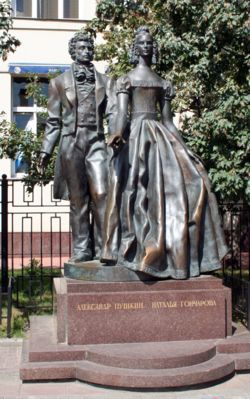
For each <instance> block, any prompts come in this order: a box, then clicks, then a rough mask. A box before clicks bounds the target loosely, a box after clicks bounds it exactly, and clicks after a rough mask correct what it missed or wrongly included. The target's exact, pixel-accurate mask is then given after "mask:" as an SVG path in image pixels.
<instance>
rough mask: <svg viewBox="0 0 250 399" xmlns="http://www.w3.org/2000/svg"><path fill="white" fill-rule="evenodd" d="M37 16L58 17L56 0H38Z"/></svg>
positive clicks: (44, 17) (42, 17) (43, 17)
mask: <svg viewBox="0 0 250 399" xmlns="http://www.w3.org/2000/svg"><path fill="white" fill-rule="evenodd" d="M37 6H38V9H37V18H40V19H57V18H58V1H57V0H53V1H51V0H38V3H37Z"/></svg>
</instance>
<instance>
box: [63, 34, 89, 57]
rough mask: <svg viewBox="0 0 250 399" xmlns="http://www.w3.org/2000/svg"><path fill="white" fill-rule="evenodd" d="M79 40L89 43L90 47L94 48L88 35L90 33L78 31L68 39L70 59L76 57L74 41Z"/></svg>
mask: <svg viewBox="0 0 250 399" xmlns="http://www.w3.org/2000/svg"><path fill="white" fill-rule="evenodd" d="M80 41H84V42H89V43H90V44H91V47H92V49H94V40H93V38H92V37H91V36H90V34H89V33H88V32H78V33H76V34H75V35H74V36H73V37H72V38H71V39H70V41H69V47H68V49H69V54H70V56H71V58H72V60H75V59H76V55H75V50H76V43H77V42H80Z"/></svg>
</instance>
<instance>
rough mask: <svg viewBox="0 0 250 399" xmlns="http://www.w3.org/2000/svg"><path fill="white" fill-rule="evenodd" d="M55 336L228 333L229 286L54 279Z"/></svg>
mask: <svg viewBox="0 0 250 399" xmlns="http://www.w3.org/2000/svg"><path fill="white" fill-rule="evenodd" d="M54 285H55V297H56V308H57V311H56V313H57V316H56V322H57V339H58V342H66V343H67V344H69V345H86V344H114V343H135V342H140V343H143V342H162V341H183V340H185V341H188V340H190V341H191V340H200V339H201V340H204V339H215V338H225V337H226V336H229V335H231V333H232V332H231V291H230V289H229V288H226V287H224V286H223V285H222V281H221V280H220V279H217V278H215V277H211V276H210V277H205V276H202V277H199V278H196V279H190V280H185V281H180V280H178V281H175V280H168V281H166V280H165V281H150V282H141V281H133V282H120V283H118V282H86V281H80V280H69V279H66V278H60V279H55V280H54Z"/></svg>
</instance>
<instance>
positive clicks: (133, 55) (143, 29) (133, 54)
mask: <svg viewBox="0 0 250 399" xmlns="http://www.w3.org/2000/svg"><path fill="white" fill-rule="evenodd" d="M145 33H148V34H149V35H150V36H151V37H152V35H151V33H150V30H149V28H148V27H147V26H139V28H138V29H137V30H136V33H135V39H134V41H133V43H132V46H131V48H130V52H129V62H130V64H138V61H139V56H138V52H137V47H136V42H137V40H138V37H139V36H141V35H143V34H145ZM152 41H153V55H152V64H156V63H157V61H158V56H159V52H158V45H157V42H156V41H155V40H154V39H153V37H152Z"/></svg>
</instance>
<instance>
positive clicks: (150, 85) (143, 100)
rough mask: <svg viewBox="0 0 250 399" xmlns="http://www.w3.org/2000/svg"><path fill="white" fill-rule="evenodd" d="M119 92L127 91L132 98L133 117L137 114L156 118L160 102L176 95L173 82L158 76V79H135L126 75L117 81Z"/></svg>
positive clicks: (131, 109)
mask: <svg viewBox="0 0 250 399" xmlns="http://www.w3.org/2000/svg"><path fill="white" fill-rule="evenodd" d="M117 93H127V94H128V95H129V99H130V113H131V119H134V118H136V117H137V115H141V114H144V113H145V114H147V115H149V117H150V115H152V118H153V119H155V116H156V115H157V111H158V109H159V104H160V103H161V102H162V101H165V100H169V101H170V100H171V99H172V98H173V97H174V90H173V86H172V84H171V82H169V81H166V80H163V79H161V78H160V77H158V79H157V80H156V79H155V80H151V81H150V80H149V81H144V80H134V79H131V78H130V77H129V76H128V75H125V76H123V77H121V78H120V79H118V81H117Z"/></svg>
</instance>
